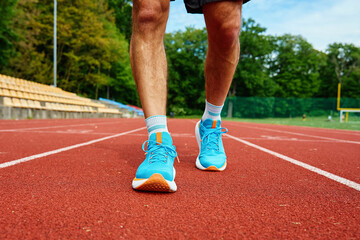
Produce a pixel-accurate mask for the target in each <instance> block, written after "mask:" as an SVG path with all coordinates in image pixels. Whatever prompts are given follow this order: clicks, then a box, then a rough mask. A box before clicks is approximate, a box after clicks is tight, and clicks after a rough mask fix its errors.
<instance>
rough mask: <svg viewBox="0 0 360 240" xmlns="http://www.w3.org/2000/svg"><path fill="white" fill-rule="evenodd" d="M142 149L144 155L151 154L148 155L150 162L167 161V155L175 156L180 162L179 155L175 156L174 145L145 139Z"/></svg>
mask: <svg viewBox="0 0 360 240" xmlns="http://www.w3.org/2000/svg"><path fill="white" fill-rule="evenodd" d="M150 143H152V144H150ZM145 147H146V149H145ZM142 150H143V151H144V152H145V155H146V154H151V155H150V157H149V162H150V163H153V162H167V159H168V156H170V157H172V158H175V157H176V158H177V160H178V162H180V160H179V157H178V156H177V152H176V150H175V146H170V145H165V144H162V143H158V142H156V141H152V140H147V141H145V142H144V143H143V145H142Z"/></svg>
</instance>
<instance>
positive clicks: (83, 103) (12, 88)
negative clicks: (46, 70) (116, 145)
mask: <svg viewBox="0 0 360 240" xmlns="http://www.w3.org/2000/svg"><path fill="white" fill-rule="evenodd" d="M0 105H1V109H0V110H1V111H0V118H1V119H14V118H16V119H22V118H81V117H122V111H120V109H119V108H110V107H108V106H106V105H105V104H102V103H100V102H96V101H94V100H91V99H89V98H84V97H80V96H77V95H76V94H75V93H71V92H67V91H64V90H62V89H60V88H57V87H53V86H48V85H44V84H40V83H36V82H32V81H27V80H24V79H19V78H14V77H10V76H6V75H2V74H0Z"/></svg>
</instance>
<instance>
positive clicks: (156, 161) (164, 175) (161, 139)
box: [132, 132, 177, 192]
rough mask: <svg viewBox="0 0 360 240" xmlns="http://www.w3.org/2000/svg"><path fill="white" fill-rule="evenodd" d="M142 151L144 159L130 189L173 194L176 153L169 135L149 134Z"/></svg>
mask: <svg viewBox="0 0 360 240" xmlns="http://www.w3.org/2000/svg"><path fill="white" fill-rule="evenodd" d="M146 144H147V149H146V150H145V145H146ZM142 149H143V150H144V152H145V154H146V158H145V161H144V162H143V163H142V164H140V166H139V168H138V169H137V172H136V177H135V178H134V180H133V181H132V187H133V188H134V189H136V190H141V191H155V192H175V191H176V189H177V186H176V184H175V181H174V179H175V168H174V159H175V157H177V153H176V150H175V146H174V145H173V142H172V139H171V136H170V134H169V133H167V132H157V133H153V134H151V135H150V138H149V140H147V141H145V142H144V143H143V145H142Z"/></svg>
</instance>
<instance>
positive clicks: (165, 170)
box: [136, 163, 174, 181]
mask: <svg viewBox="0 0 360 240" xmlns="http://www.w3.org/2000/svg"><path fill="white" fill-rule="evenodd" d="M155 173H158V174H161V175H162V176H163V177H164V178H165V179H166V180H168V181H173V180H174V174H173V168H172V167H169V166H166V165H164V164H158V163H152V164H151V165H148V166H147V167H144V168H139V169H138V171H137V172H136V178H139V179H140V178H150V177H151V176H152V175H153V174H155Z"/></svg>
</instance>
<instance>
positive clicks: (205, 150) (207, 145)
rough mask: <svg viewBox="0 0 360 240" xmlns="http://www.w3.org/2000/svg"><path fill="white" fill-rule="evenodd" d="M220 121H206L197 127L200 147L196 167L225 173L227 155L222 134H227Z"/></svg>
mask: <svg viewBox="0 0 360 240" xmlns="http://www.w3.org/2000/svg"><path fill="white" fill-rule="evenodd" d="M220 126H221V121H220V120H212V119H206V120H205V121H199V122H198V123H197V124H196V126H195V136H196V140H197V142H198V145H199V151H200V153H199V156H198V157H197V158H196V167H197V168H198V169H201V170H207V171H223V170H225V168H226V155H225V150H224V146H223V142H222V140H221V134H224V133H227V131H228V130H227V129H226V128H222V127H220Z"/></svg>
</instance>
